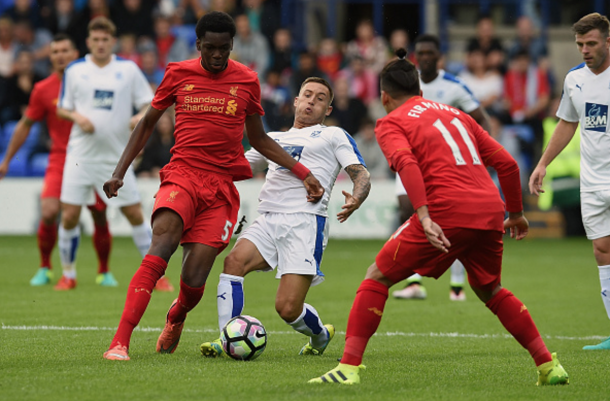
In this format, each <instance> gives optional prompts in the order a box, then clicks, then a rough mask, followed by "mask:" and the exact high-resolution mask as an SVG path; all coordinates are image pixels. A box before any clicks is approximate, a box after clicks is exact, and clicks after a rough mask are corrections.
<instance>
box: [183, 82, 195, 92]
mask: <svg viewBox="0 0 610 401" xmlns="http://www.w3.org/2000/svg"><path fill="white" fill-rule="evenodd" d="M194 88H195V85H193V84H186V85H185V86H184V90H185V91H187V92H190V91H192V90H193V89H194Z"/></svg>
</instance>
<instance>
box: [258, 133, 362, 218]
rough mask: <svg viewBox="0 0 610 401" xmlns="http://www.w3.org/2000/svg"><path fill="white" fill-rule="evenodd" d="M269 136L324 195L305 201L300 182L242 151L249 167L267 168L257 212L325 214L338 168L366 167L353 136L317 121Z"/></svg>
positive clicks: (291, 174) (267, 161)
mask: <svg viewBox="0 0 610 401" xmlns="http://www.w3.org/2000/svg"><path fill="white" fill-rule="evenodd" d="M269 136H270V137H271V138H273V139H274V140H275V141H276V142H278V143H279V144H280V146H281V147H282V148H284V150H286V152H288V153H289V154H290V155H291V156H292V157H294V158H295V159H296V160H297V161H299V162H301V163H302V164H303V165H304V166H305V167H307V168H308V169H309V170H310V171H311V173H312V174H313V175H314V176H315V177H316V178H317V179H318V180H319V181H320V184H321V185H322V187H324V196H323V197H322V200H320V202H318V203H311V202H307V199H306V197H307V191H306V190H305V187H304V186H303V181H301V180H300V179H298V178H297V176H295V175H294V174H293V173H292V172H290V170H287V169H285V168H284V167H281V166H279V165H277V164H275V163H274V162H272V161H270V160H267V159H266V158H265V157H264V156H263V155H261V154H260V153H259V152H258V151H257V150H255V149H252V150H249V151H247V152H246V158H247V159H248V161H249V162H250V166H251V167H252V170H253V171H254V172H258V171H263V170H264V169H265V168H266V167H267V166H268V167H269V171H268V172H267V177H266V180H265V184H264V185H263V188H262V189H261V192H260V195H259V202H260V203H259V205H258V212H259V213H266V212H273V213H312V214H316V215H319V216H324V217H326V216H327V209H328V201H329V199H330V193H331V191H332V189H333V186H334V185H335V180H336V179H337V175H338V174H339V172H340V171H341V169H342V168H345V167H347V166H351V165H353V164H362V165H363V166H366V164H365V163H364V159H362V156H361V155H360V151H359V150H358V147H357V146H356V142H355V141H354V139H353V138H352V137H351V136H350V135H349V134H348V133H347V132H345V131H344V130H343V129H341V128H339V127H326V126H324V125H319V124H318V125H314V126H312V127H307V128H300V129H297V128H291V129H290V130H289V131H287V132H271V133H269Z"/></svg>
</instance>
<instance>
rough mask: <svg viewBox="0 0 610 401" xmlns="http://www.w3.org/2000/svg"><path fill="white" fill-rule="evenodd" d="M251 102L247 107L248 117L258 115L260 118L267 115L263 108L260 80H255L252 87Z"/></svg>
mask: <svg viewBox="0 0 610 401" xmlns="http://www.w3.org/2000/svg"><path fill="white" fill-rule="evenodd" d="M250 96H251V98H250V101H249V102H248V106H247V107H246V115H248V116H251V115H252V114H258V115H260V116H264V115H265V111H264V110H263V106H261V85H260V83H259V82H258V79H255V80H254V81H253V82H252V84H251V85H250Z"/></svg>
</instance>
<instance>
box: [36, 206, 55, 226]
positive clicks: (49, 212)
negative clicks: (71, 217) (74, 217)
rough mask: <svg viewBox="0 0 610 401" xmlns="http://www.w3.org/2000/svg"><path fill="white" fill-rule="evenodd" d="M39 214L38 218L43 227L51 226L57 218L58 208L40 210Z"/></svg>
mask: <svg viewBox="0 0 610 401" xmlns="http://www.w3.org/2000/svg"><path fill="white" fill-rule="evenodd" d="M40 214H41V216H40V218H41V219H42V222H43V223H44V224H45V225H50V224H53V223H55V221H56V220H57V216H59V207H56V208H53V207H45V208H43V209H42V210H41V213H40Z"/></svg>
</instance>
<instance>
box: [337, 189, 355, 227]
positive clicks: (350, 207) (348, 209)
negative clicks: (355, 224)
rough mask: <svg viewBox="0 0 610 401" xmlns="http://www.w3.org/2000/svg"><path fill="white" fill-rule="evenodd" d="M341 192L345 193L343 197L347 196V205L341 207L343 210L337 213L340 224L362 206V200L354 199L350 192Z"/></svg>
mask: <svg viewBox="0 0 610 401" xmlns="http://www.w3.org/2000/svg"><path fill="white" fill-rule="evenodd" d="M341 192H342V193H343V196H345V204H344V205H343V206H341V209H343V210H342V211H340V212H339V213H337V219H338V220H339V223H343V222H344V221H345V220H347V219H348V217H349V216H351V215H352V213H354V212H355V211H356V210H358V208H359V207H360V204H361V202H360V200H359V199H357V198H354V197H353V196H352V194H350V193H349V192H347V191H341Z"/></svg>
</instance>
